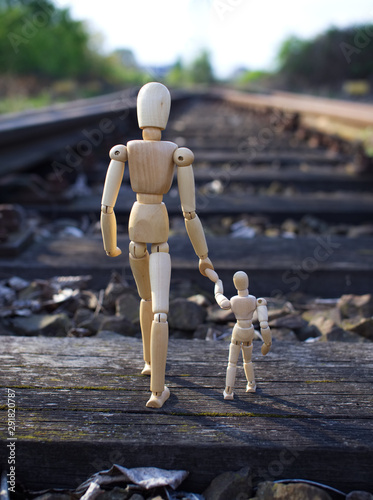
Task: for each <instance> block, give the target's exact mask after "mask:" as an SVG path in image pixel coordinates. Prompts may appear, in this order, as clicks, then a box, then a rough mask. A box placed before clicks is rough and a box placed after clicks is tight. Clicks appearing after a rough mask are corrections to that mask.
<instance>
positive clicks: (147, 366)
mask: <svg viewBox="0 0 373 500" xmlns="http://www.w3.org/2000/svg"><path fill="white" fill-rule="evenodd" d="M150 373H151V368H150V364H149V363H147V362H146V361H145V365H144V368H143V369H142V372H141V375H150Z"/></svg>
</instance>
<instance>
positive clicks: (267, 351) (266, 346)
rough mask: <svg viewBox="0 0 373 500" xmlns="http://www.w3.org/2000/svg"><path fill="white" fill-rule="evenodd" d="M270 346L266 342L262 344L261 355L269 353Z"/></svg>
mask: <svg viewBox="0 0 373 500" xmlns="http://www.w3.org/2000/svg"><path fill="white" fill-rule="evenodd" d="M270 348H271V344H270V345H268V344H263V345H262V349H261V350H262V354H263V356H265V355H266V354H268V353H269V350H270Z"/></svg>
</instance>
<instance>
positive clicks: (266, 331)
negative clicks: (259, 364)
mask: <svg viewBox="0 0 373 500" xmlns="http://www.w3.org/2000/svg"><path fill="white" fill-rule="evenodd" d="M256 304H257V309H256V310H257V313H258V320H259V324H260V333H261V335H262V337H263V342H264V344H263V345H262V354H263V356H265V355H266V354H268V352H269V350H270V348H271V345H272V334H271V330H270V328H269V326H268V310H267V301H266V300H265V299H258V300H257V301H256Z"/></svg>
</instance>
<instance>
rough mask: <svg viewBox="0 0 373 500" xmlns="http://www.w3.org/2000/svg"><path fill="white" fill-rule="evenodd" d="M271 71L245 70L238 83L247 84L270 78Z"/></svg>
mask: <svg viewBox="0 0 373 500" xmlns="http://www.w3.org/2000/svg"><path fill="white" fill-rule="evenodd" d="M270 76H271V73H269V72H268V71H262V70H256V71H245V72H244V73H242V74H241V75H240V76H239V77H238V79H237V83H240V84H247V83H257V82H260V81H262V80H264V79H266V78H269V77H270Z"/></svg>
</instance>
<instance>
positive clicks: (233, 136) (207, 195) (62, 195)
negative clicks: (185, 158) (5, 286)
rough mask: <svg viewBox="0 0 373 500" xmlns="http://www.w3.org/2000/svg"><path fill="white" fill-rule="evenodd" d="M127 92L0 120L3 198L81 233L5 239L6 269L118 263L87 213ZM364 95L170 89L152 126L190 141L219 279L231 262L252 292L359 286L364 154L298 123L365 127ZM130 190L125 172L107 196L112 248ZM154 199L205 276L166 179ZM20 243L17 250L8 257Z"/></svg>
mask: <svg viewBox="0 0 373 500" xmlns="http://www.w3.org/2000/svg"><path fill="white" fill-rule="evenodd" d="M135 95H136V90H131V91H127V92H125V93H119V94H115V95H112V96H105V97H102V98H97V99H95V100H90V101H83V102H79V103H76V104H74V105H73V106H71V105H70V106H58V107H55V108H53V109H51V110H47V111H39V112H35V113H30V114H28V115H21V116H18V117H12V118H11V119H5V118H4V119H3V120H0V144H1V145H2V152H1V154H0V159H1V163H0V175H1V177H0V198H1V200H2V202H4V203H13V204H18V205H21V206H22V207H23V209H24V210H25V211H26V219H27V216H28V215H29V214H34V216H35V214H38V217H39V219H38V220H39V222H40V221H41V222H42V223H44V224H46V225H48V227H50V226H51V224H52V225H53V222H54V223H57V222H58V221H60V222H58V224H59V226H58V227H61V224H62V222H61V219H66V218H68V219H69V221H70V222H69V224H70V225H75V226H77V227H78V229H80V230H81V229H82V228H83V237H82V238H72V237H71V236H70V237H69V236H66V235H65V236H61V235H59V234H51V235H50V237H49V238H44V239H41V240H40V238H37V239H36V241H34V243H33V244H31V245H30V246H28V247H27V248H26V249H25V250H24V251H23V252H22V253H20V248H21V246H22V238H20V239H19V242H20V243H19V244H18V246H17V243H13V246H12V245H11V244H10V243H9V241H8V242H7V241H5V243H4V244H3V245H2V247H3V250H1V248H0V252H1V251H2V255H3V258H2V259H1V262H0V264H1V265H2V269H3V276H8V275H10V274H11V273H13V272H15V271H17V270H18V271H19V270H20V269H22V270H23V272H24V273H25V274H27V275H28V276H29V277H36V276H39V277H40V275H51V274H56V273H62V271H63V272H69V271H70V273H71V272H73V271H74V270H75V271H77V270H78V269H79V272H82V271H84V272H85V271H88V272H90V271H92V274H93V276H94V277H95V279H96V284H97V286H100V285H101V284H102V282H103V280H104V279H105V276H106V278H107V277H108V272H109V270H123V269H124V270H125V273H126V275H129V272H128V273H127V271H129V268H128V261H127V259H123V257H121V258H119V259H108V258H107V257H106V255H105V254H104V253H103V250H102V243H101V241H100V234H99V228H98V224H97V221H98V219H99V210H100V200H101V194H102V187H103V182H104V178H105V173H106V169H107V165H108V151H109V150H110V148H111V147H112V146H113V145H114V144H116V143H126V142H127V141H128V140H131V139H135V138H139V137H140V131H139V129H138V127H137V119H136V110H135V104H136V103H135ZM327 104H328V105H327ZM320 106H321V108H320ZM367 108H368V111H367V110H366V109H365V108H364V109H362V108H361V107H359V106H355V107H354V106H353V105H351V104H348V105H346V111H345V114H344V115H343V113H342V112H341V110H340V106H339V108H338V109H339V112H338V113H336V108H335V105H334V104H333V103H332V102H330V101H329V102H328V103H325V100H321V101H320V102H318V103H316V102H315V101H314V100H312V99H310V98H307V99H305V100H304V101H303V103H302V102H301V101H300V100H299V98H294V99H293V100H291V96H289V95H285V96H261V97H260V98H259V97H258V96H248V95H246V94H238V93H232V92H222V91H214V92H210V93H208V92H200V93H187V92H179V93H175V94H174V96H173V106H172V112H171V117H170V122H169V125H168V127H167V129H166V131H165V132H164V133H163V137H162V138H163V139H164V140H171V141H174V142H176V143H177V144H178V145H179V146H186V147H189V148H190V149H192V150H193V152H194V154H195V164H194V169H195V179H196V185H197V210H198V213H199V215H200V216H201V219H202V221H203V224H204V226H205V229H206V233H207V237H208V240H209V242H210V254H211V258H212V260H213V261H214V264H215V266H216V267H217V269H218V271H219V273H220V274H222V276H223V278H225V279H228V280H229V281H230V276H231V274H232V273H233V272H234V271H235V270H237V269H244V270H246V271H248V273H249V274H250V276H251V278H252V280H253V281H254V284H253V286H254V285H255V289H256V290H258V292H257V293H258V294H261V295H266V296H271V295H273V294H276V293H278V292H279V291H280V292H281V293H288V292H295V291H303V292H306V293H312V294H319V295H324V296H337V295H341V294H342V293H367V292H369V291H370V289H369V287H370V282H371V278H372V276H373V256H372V248H373V245H372V243H373V230H372V228H371V226H370V224H371V220H372V214H373V199H372V196H371V191H372V187H373V174H372V170H371V169H370V160H369V159H368V158H367V157H366V156H365V155H364V153H363V151H362V147H361V145H360V144H359V143H354V142H351V141H348V140H346V139H345V138H343V137H340V136H338V135H334V134H326V133H325V132H324V131H323V130H322V127H321V128H319V127H318V128H309V127H308V126H307V122H310V116H312V117H313V118H312V119H313V122H312V123H313V124H314V125H315V124H317V120H316V118H315V117H317V116H318V114H319V113H320V112H321V111H322V109H324V110H325V116H326V117H329V118H332V119H333V120H334V122H335V121H336V120H337V121H338V123H339V125H341V123H342V124H343V128H344V129H348V130H351V127H352V125H351V124H352V123H353V126H354V127H355V128H357V129H358V130H360V131H361V130H362V129H364V131H365V133H367V131H369V130H370V127H371V126H372V124H371V123H370V124H369V119H368V115H369V111H370V110H369V106H367ZM354 110H355V112H354ZM369 116H373V114H371V115H369ZM324 118H325V117H324ZM359 120H360V121H359ZM372 122H373V120H372ZM315 126H316V125H315ZM134 200H135V195H134V193H133V192H132V191H131V189H130V186H129V178H128V172H126V173H125V177H124V181H123V186H122V188H121V190H120V193H119V197H118V202H117V205H116V214H117V218H118V222H119V225H120V226H119V228H120V234H121V236H120V243H121V244H122V248H124V247H125V245H127V243H128V241H127V240H128V237H127V235H126V224H127V220H128V213H129V210H130V207H131V205H132V203H133V201H134ZM165 202H166V205H167V207H168V211H169V214H170V222H171V239H170V247H171V252H173V255H172V256H173V264H174V266H173V267H174V276H176V277H177V278H183V277H186V276H188V277H189V278H192V279H195V280H196V281H198V282H200V283H201V284H202V283H203V282H202V280H201V278H200V277H199V274H198V270H197V265H196V260H195V256H194V254H193V250H192V248H191V246H190V244H189V242H188V240H187V237H186V236H185V230H184V227H183V223H182V216H181V210H180V203H179V198H178V193H177V187H176V184H175V183H174V185H173V186H172V188H171V190H170V192H169V193H168V195H166V196H165ZM58 224H57V225H58ZM52 233H53V231H52ZM39 235H40V232H39ZM11 239H12V236H11V237H10V240H11ZM13 240H15V241H16V236H14V237H13ZM71 248H74V252H73V253H74V257H73V258H72V257H71V255H72V252H71ZM4 249H5V250H4ZM17 249H18V251H19V256H17V257H14V256H13V258H12V256H11V254H12V253H17ZM9 256H11V258H9ZM204 286H206V283H204ZM207 286H208V284H207ZM227 286H228V288H227V291H228V292H229V285H228V284H227Z"/></svg>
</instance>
